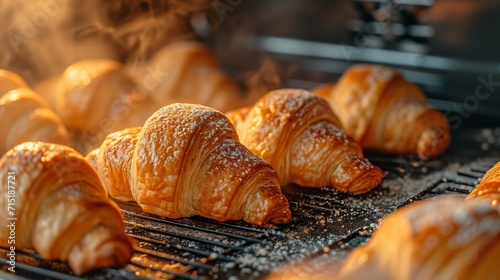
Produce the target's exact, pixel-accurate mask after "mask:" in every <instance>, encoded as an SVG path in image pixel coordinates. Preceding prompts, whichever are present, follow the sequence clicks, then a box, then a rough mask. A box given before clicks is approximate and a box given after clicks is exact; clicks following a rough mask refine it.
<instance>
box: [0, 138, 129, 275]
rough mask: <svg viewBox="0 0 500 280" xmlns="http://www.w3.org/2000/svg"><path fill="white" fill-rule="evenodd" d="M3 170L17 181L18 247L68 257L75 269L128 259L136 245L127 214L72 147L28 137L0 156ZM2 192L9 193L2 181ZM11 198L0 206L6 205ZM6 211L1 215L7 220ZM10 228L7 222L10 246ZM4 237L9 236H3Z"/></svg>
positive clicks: (2, 231) (46, 255) (48, 256)
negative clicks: (127, 232)
mask: <svg viewBox="0 0 500 280" xmlns="http://www.w3.org/2000/svg"><path fill="white" fill-rule="evenodd" d="M0 175H1V176H2V177H3V178H7V176H13V177H11V178H12V180H15V183H16V197H15V199H16V210H15V214H16V218H17V220H16V248H33V249H35V250H36V251H37V252H38V253H39V254H40V255H41V256H42V257H44V258H45V259H48V260H60V261H67V262H69V264H70V267H71V269H72V270H73V271H74V272H75V273H76V274H79V275H80V274H83V273H86V272H88V271H91V270H95V269H98V268H103V267H110V266H111V267H115V266H122V265H125V264H126V263H128V261H129V259H130V257H131V256H132V253H133V249H132V245H131V243H130V241H129V240H128V237H127V236H126V235H125V232H124V230H125V226H124V222H123V216H122V214H121V211H120V210H119V208H118V206H117V205H116V204H115V203H114V202H113V201H111V200H109V199H108V197H107V194H106V190H105V188H104V186H103V185H102V182H101V180H100V179H99V177H98V175H97V174H96V172H95V170H94V169H93V168H92V166H91V165H90V164H89V163H88V162H87V161H86V160H85V158H84V157H83V156H82V155H80V154H79V153H78V152H76V151H75V150H73V149H72V148H69V147H67V146H63V145H58V144H49V143H44V142H25V143H23V144H20V145H18V146H16V147H14V148H12V149H11V150H9V151H8V152H7V153H6V154H5V155H4V156H3V157H2V159H1V160H0ZM0 188H2V190H1V191H2V195H4V194H5V196H6V195H7V193H8V190H7V185H6V184H2V186H1V187H0ZM6 202H7V198H6V197H5V199H2V201H1V202H0V206H1V207H2V208H3V209H7V205H6V204H5V203H6ZM7 213H8V212H7V211H1V212H0V217H1V218H2V219H4V220H5V219H7V217H8V216H7ZM8 230H9V228H7V227H5V228H4V227H2V228H1V229H0V235H1V236H2V238H1V241H0V246H2V247H6V246H8V244H7V240H8V239H7V236H8V235H9V232H8ZM3 237H5V238H3Z"/></svg>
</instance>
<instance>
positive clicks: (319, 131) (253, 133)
mask: <svg viewBox="0 0 500 280" xmlns="http://www.w3.org/2000/svg"><path fill="white" fill-rule="evenodd" d="M226 115H227V116H228V118H229V119H230V120H231V121H232V122H233V124H234V126H235V128H236V130H237V132H238V135H239V137H240V141H241V143H243V144H244V145H245V146H246V147H248V148H249V149H250V151H252V152H253V153H254V154H255V155H257V156H259V157H261V158H262V159H264V160H266V161H267V162H269V163H270V164H271V165H272V166H273V167H274V168H275V169H276V171H277V172H278V175H279V177H280V182H281V184H289V183H295V184H298V185H301V186H309V187H326V186H332V187H333V188H335V189H337V190H339V191H341V192H351V193H356V194H359V193H365V192H367V191H369V190H371V189H373V188H374V187H376V186H377V185H378V184H379V183H380V182H381V180H382V179H383V177H384V173H383V172H382V170H380V168H378V167H376V166H373V165H372V164H371V163H370V162H369V161H368V160H367V159H366V158H364V156H363V152H362V150H361V147H360V146H359V145H358V144H357V143H356V142H355V141H354V140H353V139H352V138H350V137H349V136H347V135H346V134H345V133H344V132H343V130H342V125H341V124H340V121H339V120H338V118H337V116H336V115H335V114H334V112H333V111H332V109H331V108H330V107H329V106H328V104H327V103H326V101H325V100H324V99H322V98H320V97H318V96H315V95H313V94H312V93H310V92H308V91H305V90H299V89H281V90H274V91H270V92H269V93H267V94H266V95H264V96H263V97H262V98H261V99H260V100H259V101H257V103H255V104H254V105H253V107H251V108H248V107H244V108H242V109H238V110H235V111H230V112H228V113H227V114H226Z"/></svg>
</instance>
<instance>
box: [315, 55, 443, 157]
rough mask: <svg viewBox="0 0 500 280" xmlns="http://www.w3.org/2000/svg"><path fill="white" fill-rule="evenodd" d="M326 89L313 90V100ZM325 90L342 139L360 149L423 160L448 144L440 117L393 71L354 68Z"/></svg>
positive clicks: (371, 67)
mask: <svg viewBox="0 0 500 280" xmlns="http://www.w3.org/2000/svg"><path fill="white" fill-rule="evenodd" d="M326 87H328V86H323V87H321V88H319V89H317V91H318V92H319V94H323V96H324V94H325V93H324V91H325V90H326ZM330 88H331V89H330V93H329V95H328V97H327V101H328V103H329V104H330V106H332V108H333V110H334V111H335V113H337V115H338V116H339V118H340V121H341V122H342V125H343V126H344V129H345V131H346V133H347V134H348V135H350V136H351V137H353V138H354V139H355V140H356V141H358V142H359V143H360V144H361V146H362V147H363V148H365V149H369V150H378V151H383V152H388V153H398V154H405V153H411V152H416V153H417V155H418V156H419V157H420V158H422V159H428V158H432V157H436V156H439V155H441V154H442V153H443V152H444V151H445V150H446V149H447V147H448V146H449V144H450V127H449V123H448V121H447V119H446V117H445V116H444V114H443V113H441V112H439V111H437V110H434V109H431V108H429V107H428V105H427V99H426V97H425V95H424V94H423V93H422V91H421V90H420V89H419V88H418V87H417V86H416V85H415V84H413V83H411V82H408V81H406V80H405V79H404V77H403V76H402V75H401V74H400V73H399V72H398V71H396V70H395V69H392V68H389V67H384V66H378V65H368V64H359V65H355V66H352V67H351V68H349V69H347V71H346V72H345V73H344V74H343V75H342V76H341V78H340V79H339V81H338V83H336V84H335V85H333V84H332V85H331V86H330ZM313 91H315V90H314V89H313Z"/></svg>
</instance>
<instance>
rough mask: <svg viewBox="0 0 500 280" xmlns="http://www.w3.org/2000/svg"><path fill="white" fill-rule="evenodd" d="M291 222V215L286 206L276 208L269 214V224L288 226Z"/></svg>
mask: <svg viewBox="0 0 500 280" xmlns="http://www.w3.org/2000/svg"><path fill="white" fill-rule="evenodd" d="M291 221H292V213H291V212H290V208H289V207H288V204H287V205H284V206H283V207H277V208H276V209H275V210H274V211H273V212H272V214H271V220H270V222H271V223H272V224H275V225H282V224H288V223H289V222H291Z"/></svg>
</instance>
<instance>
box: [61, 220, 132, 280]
mask: <svg viewBox="0 0 500 280" xmlns="http://www.w3.org/2000/svg"><path fill="white" fill-rule="evenodd" d="M100 234H101V238H103V242H100V243H98V244H97V243H90V244H83V243H78V244H75V245H74V246H73V248H72V249H71V251H70V253H69V256H68V262H69V265H70V267H71V270H72V271H73V272H74V273H75V274H76V275H83V274H86V273H88V272H91V271H94V270H97V269H100V268H107V267H122V266H124V265H125V264H127V263H128V262H129V261H130V258H131V257H132V254H133V247H132V242H131V240H130V238H128V237H127V236H126V235H125V234H123V233H121V232H120V233H118V232H113V230H111V229H108V232H106V233H104V232H103V231H101V233H100Z"/></svg>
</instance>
